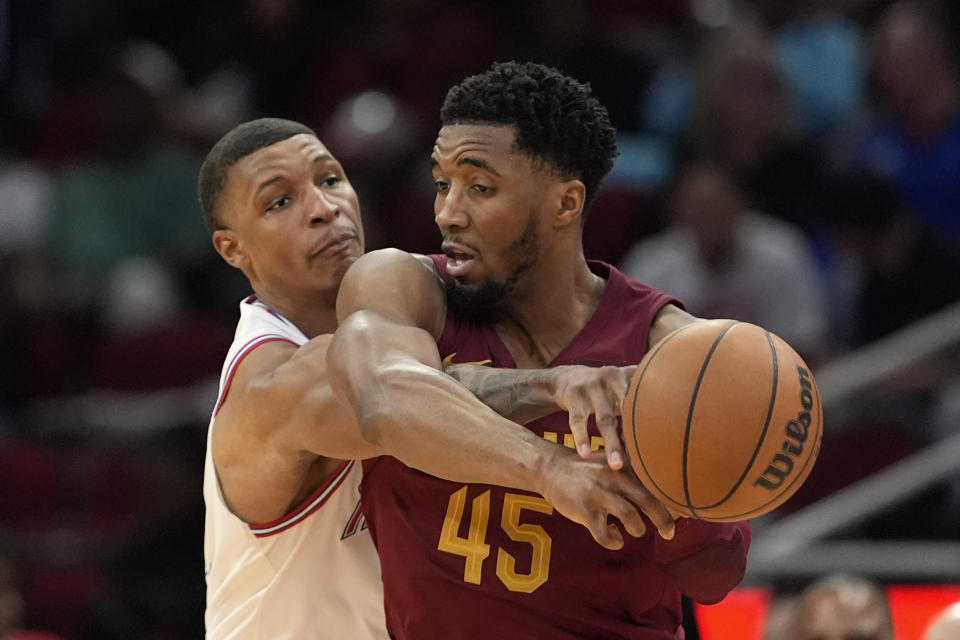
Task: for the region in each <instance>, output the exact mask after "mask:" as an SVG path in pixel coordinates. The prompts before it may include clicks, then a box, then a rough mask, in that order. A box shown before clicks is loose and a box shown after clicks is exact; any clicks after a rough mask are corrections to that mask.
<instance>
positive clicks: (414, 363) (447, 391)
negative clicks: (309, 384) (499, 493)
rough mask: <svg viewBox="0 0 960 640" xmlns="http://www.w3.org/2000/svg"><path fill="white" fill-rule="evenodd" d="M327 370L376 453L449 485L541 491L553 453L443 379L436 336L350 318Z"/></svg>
mask: <svg viewBox="0 0 960 640" xmlns="http://www.w3.org/2000/svg"><path fill="white" fill-rule="evenodd" d="M421 343H422V344H421ZM400 344H402V346H403V349H402V350H401V349H399V348H398V346H399V345H400ZM428 347H429V348H428ZM430 349H432V353H431V352H430ZM327 364H328V371H329V375H330V382H331V386H332V387H333V389H334V392H335V393H336V394H337V397H338V398H339V399H340V401H341V402H342V403H343V404H344V405H345V406H347V407H348V408H349V409H350V410H351V411H352V412H353V414H354V416H355V418H356V424H357V428H358V429H359V430H360V432H361V434H362V438H363V439H364V440H365V441H366V442H367V443H368V444H369V447H370V449H371V450H373V451H376V452H377V453H378V454H381V455H392V456H394V457H396V458H398V459H399V460H401V461H402V462H404V463H405V464H407V465H409V466H411V467H414V468H416V469H420V470H421V471H425V472H427V473H430V474H431V475H436V476H438V477H441V478H445V479H448V480H454V481H457V482H479V483H486V484H500V485H505V486H511V487H515V488H519V489H528V490H531V491H539V490H540V489H539V486H540V485H539V483H540V481H541V476H542V470H543V469H544V468H545V467H547V466H549V465H548V463H549V460H550V459H551V457H552V455H554V450H555V447H554V445H552V444H551V443H548V442H546V441H545V440H543V439H542V438H538V437H537V436H536V435H534V434H533V433H532V432H530V431H528V430H527V429H524V428H522V427H520V426H519V425H516V424H514V423H512V422H510V421H508V420H506V419H504V418H503V417H502V416H500V415H498V414H497V413H495V412H494V411H493V410H491V409H490V408H489V407H486V406H485V405H483V404H482V403H481V402H480V401H479V400H477V398H475V397H474V396H473V395H472V394H471V393H470V392H469V391H468V390H467V389H466V388H464V387H463V386H462V385H460V384H459V383H458V382H457V381H455V380H454V379H453V378H451V377H449V376H447V375H445V374H444V373H443V372H442V371H440V370H439V356H438V355H436V345H435V343H433V341H432V338H431V337H430V336H429V334H423V333H422V332H420V333H418V332H417V331H415V330H409V329H408V330H406V333H400V334H398V330H397V328H396V327H387V326H379V325H378V320H377V319H376V318H371V317H369V316H363V315H360V316H357V317H354V316H351V317H349V318H347V319H346V320H345V321H344V322H343V323H342V324H341V326H340V328H339V329H338V330H337V334H336V335H335V336H334V339H333V341H332V343H331V346H330V349H329V351H328V353H327Z"/></svg>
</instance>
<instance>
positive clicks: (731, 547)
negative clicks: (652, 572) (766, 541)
mask: <svg viewBox="0 0 960 640" xmlns="http://www.w3.org/2000/svg"><path fill="white" fill-rule="evenodd" d="M750 539H751V530H750V524H749V523H748V522H746V521H742V522H729V523H716V522H705V521H703V520H696V519H693V518H681V519H679V520H677V524H676V529H675V535H674V537H673V539H672V540H663V539H661V538H658V539H657V540H656V559H657V565H658V566H659V567H660V569H661V571H663V572H664V573H666V574H667V576H669V577H670V579H671V580H672V581H673V583H674V584H675V585H676V586H677V588H678V589H680V591H682V592H683V593H685V594H687V595H688V596H690V597H691V598H693V599H694V600H696V601H697V602H700V603H701V604H714V603H716V602H719V601H720V600H722V599H723V598H724V597H725V596H726V595H727V593H729V592H730V591H731V590H732V589H733V588H734V587H736V586H737V585H738V584H740V581H741V580H743V575H744V573H745V571H746V568H747V552H748V551H749V549H750Z"/></svg>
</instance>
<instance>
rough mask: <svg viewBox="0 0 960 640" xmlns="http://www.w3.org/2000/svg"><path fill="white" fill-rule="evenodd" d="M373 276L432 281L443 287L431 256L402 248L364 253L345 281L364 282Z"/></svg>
mask: <svg viewBox="0 0 960 640" xmlns="http://www.w3.org/2000/svg"><path fill="white" fill-rule="evenodd" d="M371 278H373V279H382V278H389V279H391V280H401V281H405V282H407V283H410V282H411V281H423V282H431V283H438V284H440V285H441V287H442V281H441V280H440V275H439V273H438V272H437V267H436V264H435V263H434V261H433V260H432V259H431V258H430V257H429V256H426V255H423V254H419V253H409V252H407V251H403V250H401V249H393V248H388V249H377V250H374V251H370V252H369V253H366V254H364V255H363V256H361V257H360V258H358V259H357V261H356V262H354V263H353V265H352V266H351V267H350V269H349V270H348V271H347V277H346V278H345V281H346V282H349V281H351V280H352V281H354V282H357V281H360V282H364V281H368V280H369V279H371Z"/></svg>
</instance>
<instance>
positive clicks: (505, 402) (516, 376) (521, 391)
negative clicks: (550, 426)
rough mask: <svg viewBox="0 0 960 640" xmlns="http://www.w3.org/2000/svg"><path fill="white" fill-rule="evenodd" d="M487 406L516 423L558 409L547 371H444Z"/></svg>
mask: <svg viewBox="0 0 960 640" xmlns="http://www.w3.org/2000/svg"><path fill="white" fill-rule="evenodd" d="M444 371H445V372H446V373H447V375H449V376H450V377H451V378H453V379H454V380H456V381H457V382H459V383H460V384H462V385H463V386H465V387H466V388H467V389H469V390H470V392H471V393H473V395H475V396H477V398H478V399H479V400H480V401H481V402H483V403H484V404H485V405H487V406H488V407H490V408H491V409H493V410H494V411H496V412H497V413H499V414H500V415H502V416H504V417H505V418H510V419H512V420H515V421H524V420H532V419H534V418H537V417H540V416H543V415H547V414H548V413H552V412H554V411H556V410H557V406H556V403H555V402H554V400H553V396H552V395H551V393H550V392H549V390H548V385H546V384H545V383H544V382H545V381H544V372H543V371H540V370H525V369H491V368H489V367H482V366H477V365H465V364H464V365H460V364H458V365H453V366H450V367H447V368H446V369H445V370H444Z"/></svg>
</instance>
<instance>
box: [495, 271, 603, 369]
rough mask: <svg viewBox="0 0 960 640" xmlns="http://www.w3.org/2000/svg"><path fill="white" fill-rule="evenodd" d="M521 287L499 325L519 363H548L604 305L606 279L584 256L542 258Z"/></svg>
mask: <svg viewBox="0 0 960 640" xmlns="http://www.w3.org/2000/svg"><path fill="white" fill-rule="evenodd" d="M526 281H527V283H529V284H528V287H527V288H525V289H524V290H523V291H518V292H517V295H516V297H515V300H514V301H513V302H512V303H511V304H510V305H509V308H508V310H507V313H506V314H505V317H504V318H503V319H502V321H501V322H499V323H498V325H497V331H498V333H499V334H500V336H501V338H503V341H504V343H505V344H506V346H507V348H508V349H509V350H510V352H511V354H512V355H513V356H514V360H516V362H517V365H518V366H520V367H525V366H534V367H545V366H547V365H548V364H550V362H552V361H553V360H554V358H556V357H557V356H558V355H559V354H560V352H561V351H563V350H564V349H565V348H566V347H567V345H569V344H570V343H571V342H572V341H573V339H574V338H575V337H576V336H577V334H578V333H580V331H581V330H582V329H583V328H584V327H585V326H586V324H587V323H588V322H589V321H590V318H592V317H593V314H594V312H596V310H597V307H598V306H599V305H600V300H601V298H602V297H603V292H604V291H605V290H606V285H607V281H606V280H604V279H603V278H601V277H599V276H597V275H595V274H593V273H592V272H591V271H590V269H589V267H588V266H587V263H586V261H585V260H584V259H583V256H582V255H580V256H579V258H578V259H576V260H565V261H559V262H556V263H549V262H544V263H542V264H540V265H539V266H538V268H537V269H536V270H535V272H534V273H531V274H530V277H528V278H526Z"/></svg>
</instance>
